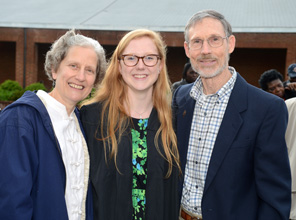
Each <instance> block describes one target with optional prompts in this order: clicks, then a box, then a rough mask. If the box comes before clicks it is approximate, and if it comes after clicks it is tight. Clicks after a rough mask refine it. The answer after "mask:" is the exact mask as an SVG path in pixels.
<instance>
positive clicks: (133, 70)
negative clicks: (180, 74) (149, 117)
mask: <svg viewBox="0 0 296 220" xmlns="http://www.w3.org/2000/svg"><path fill="white" fill-rule="evenodd" d="M127 54H129V55H135V56H138V57H143V56H147V55H157V56H159V53H158V50H157V47H156V46H155V44H154V42H153V41H152V40H151V38H149V37H140V38H136V39H133V40H131V41H130V43H129V44H128V45H127V47H126V48H125V49H124V51H123V53H122V55H127ZM154 58H155V56H154ZM126 59H129V58H127V57H126ZM130 59H137V58H136V57H133V58H132V57H131V58H130ZM143 59H144V60H145V61H146V62H147V63H148V62H150V61H149V60H150V58H149V57H146V58H143ZM143 59H139V61H138V63H137V64H136V65H135V66H127V65H126V64H125V63H124V61H123V60H122V59H121V60H120V61H119V62H120V63H119V72H120V74H121V75H122V78H123V80H124V82H125V83H126V84H127V87H128V92H129V94H130V93H131V92H132V93H133V94H138V93H147V92H149V93H151V94H152V91H153V85H154V83H155V82H156V80H157V79H158V75H159V73H160V71H161V69H162V67H163V64H162V61H161V60H159V59H158V58H157V63H156V64H155V65H154V66H147V65H145V64H144V62H145V61H144V62H143ZM151 59H152V56H151ZM127 62H128V61H127Z"/></svg>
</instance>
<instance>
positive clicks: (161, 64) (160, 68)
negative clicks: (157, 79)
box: [158, 60, 164, 74]
mask: <svg viewBox="0 0 296 220" xmlns="http://www.w3.org/2000/svg"><path fill="white" fill-rule="evenodd" d="M163 65H164V64H163V61H162V60H161V62H160V64H159V66H158V74H160V72H161V70H162V68H163Z"/></svg>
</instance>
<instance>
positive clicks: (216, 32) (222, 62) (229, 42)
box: [184, 17, 235, 78]
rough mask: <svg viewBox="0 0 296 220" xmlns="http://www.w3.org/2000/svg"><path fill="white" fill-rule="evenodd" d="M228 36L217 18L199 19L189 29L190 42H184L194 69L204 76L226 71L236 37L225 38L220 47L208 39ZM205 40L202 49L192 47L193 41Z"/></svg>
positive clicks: (211, 76) (210, 76)
mask: <svg viewBox="0 0 296 220" xmlns="http://www.w3.org/2000/svg"><path fill="white" fill-rule="evenodd" d="M214 36H216V37H223V38H224V37H226V36H225V31H224V29H223V25H222V24H221V22H220V21H219V20H217V19H214V18H210V17H206V18H204V19H202V20H201V21H198V22H197V23H196V24H195V25H193V26H192V27H191V28H190V29H189V35H188V37H189V42H185V43H184V47H185V52H186V55H187V57H188V58H190V61H191V65H192V67H193V69H194V70H195V71H196V72H198V74H199V75H200V76H201V77H203V78H213V77H215V76H217V75H219V74H221V73H224V72H225V73H226V71H227V67H228V61H229V54H230V53H232V52H233V50H234V46H235V38H234V36H233V35H231V36H229V38H228V39H227V38H226V39H223V44H222V45H221V46H220V47H216V48H214V47H211V46H210V45H209V44H208V42H207V39H208V38H210V37H214ZM198 39H199V40H203V45H202V47H201V48H200V49H195V50H193V49H192V48H190V44H191V42H194V41H195V40H198Z"/></svg>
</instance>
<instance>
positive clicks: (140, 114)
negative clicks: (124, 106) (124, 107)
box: [134, 107, 150, 119]
mask: <svg viewBox="0 0 296 220" xmlns="http://www.w3.org/2000/svg"><path fill="white" fill-rule="evenodd" d="M149 109H150V107H148V108H147V109H146V110H145V111H143V112H142V113H139V112H137V111H136V110H134V112H136V113H137V114H138V115H139V116H140V119H143V117H142V115H143V114H144V113H145V112H147V111H148V110H149Z"/></svg>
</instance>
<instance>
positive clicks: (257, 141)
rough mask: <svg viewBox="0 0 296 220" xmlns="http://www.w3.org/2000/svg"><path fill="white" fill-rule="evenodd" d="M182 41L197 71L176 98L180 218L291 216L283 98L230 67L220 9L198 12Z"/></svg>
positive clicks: (227, 30) (231, 43) (230, 40)
mask: <svg viewBox="0 0 296 220" xmlns="http://www.w3.org/2000/svg"><path fill="white" fill-rule="evenodd" d="M184 47H185V52H186V55H187V56H188V57H189V58H190V62H191V65H192V68H193V69H194V70H195V71H196V72H198V73H199V76H200V77H199V78H197V80H196V81H195V83H193V84H188V85H184V86H181V87H179V88H178V89H177V90H176V91H175V93H174V97H173V108H174V118H175V126H176V132H177V140H178V149H179V153H180V162H181V167H182V173H184V178H182V181H181V182H180V203H181V209H180V219H186V220H187V219H203V220H220V219H227V220H230V219H239V220H250V219H252V220H255V219H256V220H266V219H268V220H280V219H282V220H287V219H288V218H289V212H290V206H291V173H290V166H289V159H288V153H287V147H286V142H285V132H286V126H287V121H288V113H287V108H286V105H285V103H284V101H283V100H282V99H280V98H278V97H277V96H274V95H271V94H268V93H266V92H264V91H262V90H261V89H258V88H256V87H254V86H252V85H250V84H248V83H247V82H246V81H245V80H244V79H243V78H242V77H241V75H240V74H239V73H238V72H236V70H235V69H234V68H233V67H231V66H229V57H230V54H231V53H232V52H233V51H234V48H235V36H234V35H233V34H232V28H231V25H230V24H229V22H228V21H227V20H226V19H225V17H224V16H223V15H222V14H220V13H218V12H216V11H214V10H205V11H200V12H197V13H196V14H194V15H193V16H192V17H191V18H190V20H189V21H188V23H187V25H186V27H185V42H184Z"/></svg>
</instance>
